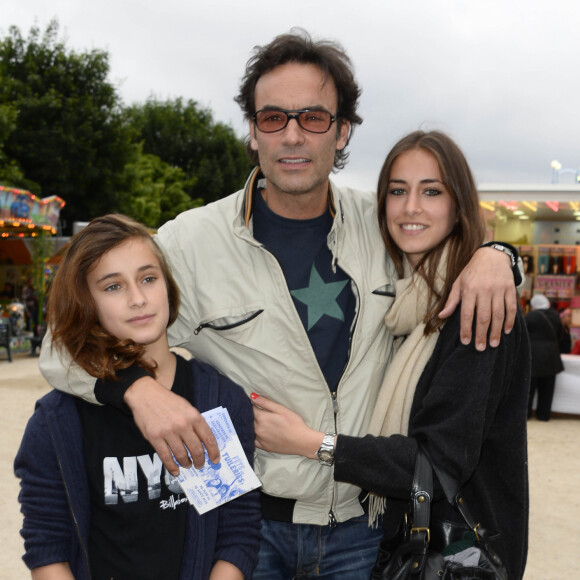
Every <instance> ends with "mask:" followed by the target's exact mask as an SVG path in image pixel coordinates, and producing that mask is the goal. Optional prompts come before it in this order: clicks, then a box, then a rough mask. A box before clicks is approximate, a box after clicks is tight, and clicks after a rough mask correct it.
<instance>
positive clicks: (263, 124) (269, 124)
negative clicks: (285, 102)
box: [256, 111, 288, 133]
mask: <svg viewBox="0 0 580 580" xmlns="http://www.w3.org/2000/svg"><path fill="white" fill-rule="evenodd" d="M287 122H288V115H286V113H283V112H282V111H258V112H257V113H256V125H258V129H260V131H263V132H264V133H275V132H276V131H280V130H281V129H283V128H284V127H285V126H286V123H287Z"/></svg>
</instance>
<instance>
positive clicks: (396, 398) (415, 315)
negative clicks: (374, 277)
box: [369, 250, 447, 527]
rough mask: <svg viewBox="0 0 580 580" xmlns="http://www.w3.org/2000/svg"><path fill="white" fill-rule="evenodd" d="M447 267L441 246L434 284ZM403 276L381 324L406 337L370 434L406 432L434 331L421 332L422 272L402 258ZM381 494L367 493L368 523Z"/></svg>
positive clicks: (380, 506)
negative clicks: (441, 252)
mask: <svg viewBox="0 0 580 580" xmlns="http://www.w3.org/2000/svg"><path fill="white" fill-rule="evenodd" d="M446 268H447V250H444V252H443V254H442V256H441V260H440V262H439V267H438V271H437V276H436V281H435V284H436V288H437V290H438V291H440V290H441V289H442V288H443V284H444V280H445V279H444V276H445V272H446ZM404 275H405V277H404V278H402V279H401V280H398V281H397V282H396V283H395V300H394V302H393V304H392V305H391V308H390V309H389V311H388V312H387V314H386V315H385V325H386V326H387V328H388V329H389V332H390V333H391V334H392V335H393V336H395V337H406V338H405V339H404V341H403V342H402V344H401V345H400V346H399V348H398V350H397V351H396V353H395V355H394V356H393V360H392V361H391V363H390V364H389V367H388V369H387V372H386V373H385V378H384V380H383V384H382V386H381V389H380V391H379V394H378V397H377V402H376V405H375V409H374V412H373V415H372V417H371V421H370V425H369V433H370V434H371V435H381V436H384V437H388V436H389V435H393V434H401V435H407V433H408V428H409V417H410V414H411V405H412V403H413V397H414V396H415V389H416V387H417V383H418V381H419V377H420V376H421V374H422V373H423V369H424V368H425V365H426V364H427V361H428V360H429V359H430V358H431V354H432V353H433V349H434V348H435V343H436V342H437V338H438V337H439V333H438V332H432V333H431V334H429V335H428V336H425V323H424V322H423V321H424V319H425V315H426V314H427V310H428V304H427V298H428V295H429V290H428V288H427V284H426V282H425V280H424V278H423V277H422V276H420V275H419V274H417V273H412V267H411V265H410V264H409V262H408V261H407V259H406V258H405V260H404ZM385 506H386V502H385V498H384V497H381V496H379V495H376V494H373V493H371V494H370V501H369V524H370V525H371V526H373V527H374V526H376V524H377V521H378V516H379V514H382V513H384V511H385Z"/></svg>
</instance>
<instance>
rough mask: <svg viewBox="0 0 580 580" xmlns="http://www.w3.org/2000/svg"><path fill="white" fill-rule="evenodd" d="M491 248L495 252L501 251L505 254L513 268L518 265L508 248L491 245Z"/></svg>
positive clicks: (500, 245)
mask: <svg viewBox="0 0 580 580" xmlns="http://www.w3.org/2000/svg"><path fill="white" fill-rule="evenodd" d="M489 247H490V248H493V249H494V250H499V251H500V252H503V253H504V254H506V255H507V256H509V258H510V262H511V266H512V268H513V267H514V266H515V265H516V257H515V256H514V253H513V252H512V251H511V250H510V249H509V248H508V247H506V246H504V245H502V244H490V245H489Z"/></svg>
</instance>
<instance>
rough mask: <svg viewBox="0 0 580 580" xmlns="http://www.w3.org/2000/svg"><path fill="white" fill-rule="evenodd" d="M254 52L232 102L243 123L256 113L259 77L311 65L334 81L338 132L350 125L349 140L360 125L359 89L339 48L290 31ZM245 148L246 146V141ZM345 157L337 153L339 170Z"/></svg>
mask: <svg viewBox="0 0 580 580" xmlns="http://www.w3.org/2000/svg"><path fill="white" fill-rule="evenodd" d="M254 50H255V53H254V56H252V57H251V58H250V59H249V60H248V62H247V64H246V74H245V75H244V77H243V79H242V84H241V85H240V92H239V93H238V95H237V97H236V98H235V101H236V103H238V105H240V107H241V108H242V110H243V111H244V116H245V118H246V119H248V120H249V119H251V118H252V115H253V114H254V113H255V112H256V105H255V99H254V96H255V91H256V84H257V83H258V80H259V79H260V77H261V76H262V75H264V74H266V73H268V72H270V71H271V70H273V69H275V68H276V67H279V66H281V65H284V64H287V63H290V62H295V63H301V64H313V65H315V66H317V67H318V68H319V69H320V70H321V71H322V73H323V74H324V76H325V78H331V79H332V80H333V81H334V85H335V86H336V92H337V95H338V110H337V113H336V116H337V117H338V122H337V131H339V130H340V123H341V122H342V121H349V122H350V134H349V140H350V136H351V135H352V131H353V129H354V127H355V125H360V124H361V123H362V118H361V117H359V115H357V112H356V110H357V107H358V99H359V97H360V94H361V89H360V88H359V86H358V84H357V82H356V80H355V78H354V71H353V66H352V63H351V61H350V59H349V57H348V56H347V55H346V53H345V51H344V49H343V48H342V46H340V44H338V43H336V42H331V41H328V40H319V41H314V40H312V38H311V36H310V35H309V34H308V32H306V31H305V30H302V29H293V30H292V31H291V32H290V33H287V34H281V35H280V36H277V37H276V38H274V40H273V41H272V42H270V43H269V44H267V45H265V46H256V47H255V49H254ZM246 145H249V140H247V142H246ZM347 145H348V142H347ZM247 148H248V152H249V153H250V157H251V159H252V162H253V163H255V164H258V159H257V153H256V152H255V151H252V150H251V149H250V147H249V146H248V147H247ZM348 155H349V154H348V153H347V152H346V147H345V148H344V149H342V150H340V151H336V153H335V156H334V167H335V168H336V169H342V168H343V167H344V166H345V165H346V160H347V158H348Z"/></svg>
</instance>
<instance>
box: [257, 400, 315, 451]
mask: <svg viewBox="0 0 580 580" xmlns="http://www.w3.org/2000/svg"><path fill="white" fill-rule="evenodd" d="M251 398H252V403H253V405H254V430H255V432H256V447H259V448H260V449H264V450H265V451H271V452H273V453H285V454H286V455H302V456H303V457H308V458H310V459H316V452H317V451H318V449H319V448H320V445H321V444H322V438H323V437H324V433H322V432H319V431H315V430H314V429H311V428H310V427H308V426H307V425H306V423H304V420H303V419H302V417H300V415H298V414H297V413H294V411H291V410H290V409H288V408H287V407H284V405H280V404H279V403H274V402H273V401H270V399H267V398H266V397H261V396H259V395H256V394H255V393H252V395H251Z"/></svg>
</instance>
